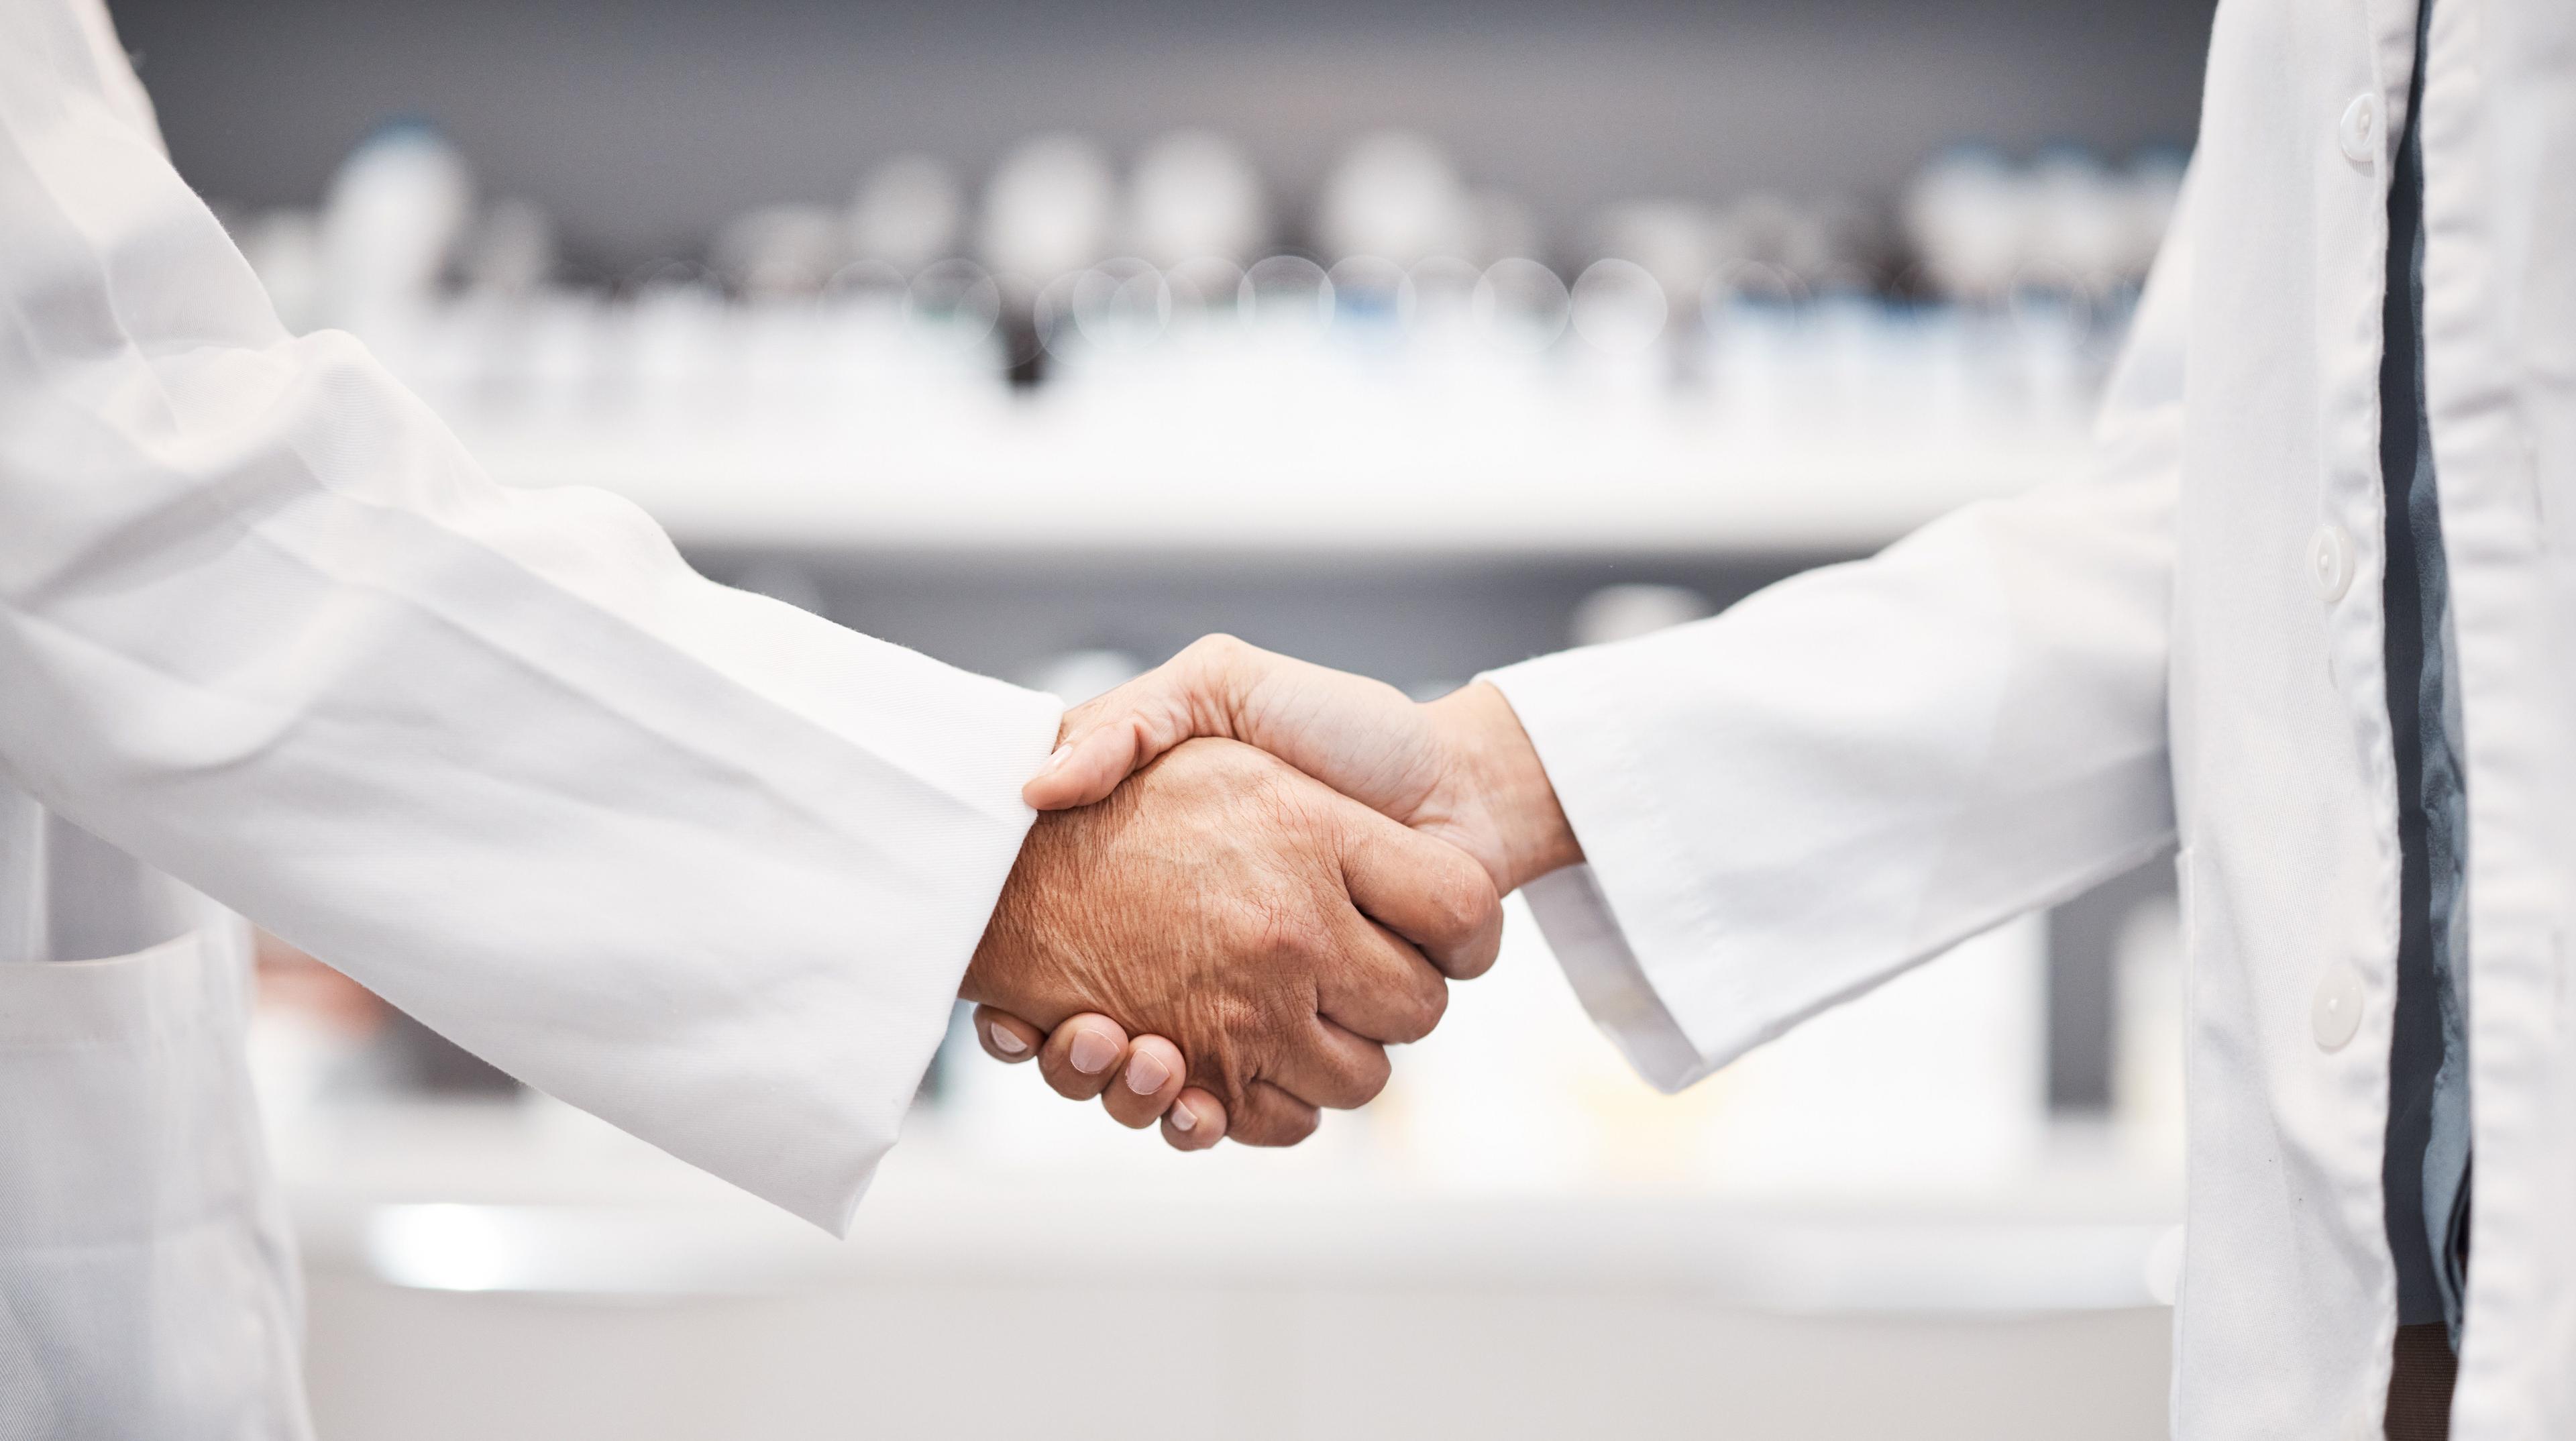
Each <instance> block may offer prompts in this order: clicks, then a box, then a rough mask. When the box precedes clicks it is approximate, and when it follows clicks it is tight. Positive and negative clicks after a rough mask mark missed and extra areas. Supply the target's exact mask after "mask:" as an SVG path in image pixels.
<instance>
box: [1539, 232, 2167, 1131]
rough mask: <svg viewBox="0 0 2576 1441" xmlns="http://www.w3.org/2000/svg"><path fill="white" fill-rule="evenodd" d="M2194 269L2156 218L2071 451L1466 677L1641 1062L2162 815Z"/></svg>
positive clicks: (2038, 880)
mask: <svg viewBox="0 0 2576 1441" xmlns="http://www.w3.org/2000/svg"><path fill="white" fill-rule="evenodd" d="M2186 228H2187V226H2186V223H2185V222H2183V221H2182V220H2180V219H2179V218H2178V219H2177V222H2176V224H2175V226H2174V227H2173V232H2172V233H2173V235H2175V236H2177V237H2178V236H2181V235H2183V234H2184V233H2185V232H2186ZM2188 269H2189V257H2188V254H2187V246H2186V245H2185V244H2184V243H2183V242H2182V241H2180V240H2178V239H2177V240H2169V241H2168V242H2167V245H2166V248H2165V252H2164V254H2163V256H2162V257H2161V258H2160V260H2159V262H2158V265H2157V267H2156V273H2155V275H2154V277H2153V279H2152V280H2151V281H2150V283H2149V286H2148V289H2147V292H2146V295H2145V297H2144V299H2143V300H2142V302H2141V309H2140V315H2139V319H2138V322H2137V324H2136V326H2135V327H2134V329H2133V331H2132V339H2131V341H2130V343H2129V346H2128V349H2127V351H2126V353H2125V354H2124V356H2123V357H2122V360H2121V362H2120V365H2119V366H2118V368H2117V372H2116V374H2115V375H2114V378H2113V381H2112V385H2111V387H2110V390H2109V393H2108V396H2107V399H2106V403H2105V409H2104V413H2103V418H2102V422H2101V429H2100V434H2099V445H2098V448H2097V464H2096V472H2095V473H2094V474H2092V475H2090V476H2085V477H2070V478H2068V479H2067V480H2064V481H2060V482H2057V483H2053V484H2049V485H2045V486H2043V487H2041V488H2038V489H2036V490H2033V491H2031V492H2028V493H2025V494H2023V495H2020V496H2017V497H2014V498H2011V499H2008V500H2001V501H1996V502H1992V503H1986V504H1980V505H1974V506H1970V507H1968V508H1966V509H1964V510H1961V511H1959V512H1956V513H1954V514H1952V515H1949V516H1947V517H1944V518H1943V519H1941V520H1938V521H1936V522H1934V523H1932V524H1930V525H1928V526H1926V527H1925V528H1924V529H1922V530H1921V531H1918V532H1916V533H1915V534H1914V535H1912V536H1909V537H1907V538H1906V539H1904V540H1903V541H1900V542H1898V543H1897V544H1896V545H1894V546H1892V547H1891V548H1889V549H1888V550H1887V551H1885V552H1884V553H1882V554H1880V555H1878V556H1876V557H1874V558H1872V559H1870V560H1866V561H1860V562H1856V563H1853V564H1849V565H1841V566H1835V567H1831V568H1828V569H1824V570H1819V571H1814V572H1810V573H1808V574H1806V575H1802V576H1799V577H1796V578H1794V579H1791V580H1789V581H1786V582H1784V583H1782V584H1779V585H1777V586H1774V587H1772V588H1770V589H1768V590H1766V591H1763V592H1761V593H1760V594H1757V595H1755V596H1753V597H1751V598H1749V599H1747V600H1745V601H1744V602H1743V603H1741V604H1739V605H1737V606H1735V607H1734V608H1732V609H1730V610H1728V611H1727V612H1725V613H1724V614H1722V615H1719V616H1716V617H1714V618H1712V619H1709V620H1706V621H1702V622H1699V623H1697V624H1693V625H1688V626H1683V627H1679V628H1677V629H1673V630H1670V631H1665V632H1662V633H1659V634H1656V635H1652V636H1647V637H1644V638H1641V639H1638V640H1633V641H1627V642H1623V643H1620V644H1615V645H1607V646H1599V647H1593V648H1588V649H1583V650H1576V651H1569V652H1565V653H1563V654H1559V655H1552V656H1545V657H1542V658H1540V659H1537V660H1533V661H1529V662H1526V663H1524V664H1521V665H1517V666H1512V667H1509V668H1507V669H1504V670H1501V671H1497V672H1495V673H1493V674H1492V675H1491V676H1490V677H1488V679H1490V680H1492V681H1493V682H1494V683H1495V684H1496V685H1497V686H1498V687H1499V688H1500V689H1501V690H1502V692H1503V694H1504V695H1505V696H1506V697H1507V698H1509V700H1510V701H1511V704H1512V707H1513V710H1514V711H1515V712H1516V713H1517V714H1518V716H1519V717H1520V720H1521V723H1522V725H1523V726H1524V727H1525V728H1526V729H1527V731H1528V733H1529V737H1530V739H1531V741H1532V743H1533V744H1534V745H1535V746H1536V748H1537V751H1538V755H1539V758H1540V760H1541V762H1542V763H1543V764H1544V765H1545V767H1546V769H1547V773H1548V777H1549V779H1550V781H1551V782H1552V784H1553V785H1554V787H1555V789H1556V793H1557V796H1558V799H1559V800H1560V801H1561V802H1562V803H1563V805H1564V808H1565V813H1566V816H1567V818H1568V819H1569V820H1570V821H1571V822H1572V824H1573V827H1574V830H1575V833H1576V835H1577V837H1578V839H1580V841H1581V842H1582V845H1583V850H1584V854H1585V856H1586V857H1587V862H1588V863H1587V864H1585V865H1581V866H1576V867H1571V868H1568V869H1565V870H1562V871H1559V872H1557V873H1555V874H1553V875H1550V876H1547V877H1543V878H1542V879H1540V880H1539V881H1537V882H1536V883H1534V884H1532V885H1531V886H1530V887H1529V888H1528V892H1527V893H1528V897H1529V900H1530V904H1531V908H1532V910H1533V911H1534V912H1535V914H1536V916H1537V918H1538V920H1539V923H1540V926H1541V928H1542V929H1543V930H1544V931H1545V933H1546V935H1547V938H1548V940H1549V943H1550V945H1551V948H1552V949H1554V950H1555V952H1556V953H1557V955H1558V957H1559V959H1560V961H1561V963H1562V964H1563V965H1564V967H1565V970H1566V973H1567V976H1568V979H1569V980H1570V981H1571V982H1572V983H1573V987H1574V990H1575V992H1576V994H1577V995H1578V996H1579V997H1580V998H1581V999H1582V1001H1583V1003H1584V1005H1585V1006H1586V1008H1587V1009H1588V1010H1589V1011H1590V1012H1591V1014H1592V1016H1593V1018H1594V1020H1595V1021H1596V1022H1597V1023H1598V1024H1599V1025H1600V1026H1601V1027H1602V1028H1603V1029H1604V1030H1605V1031H1607V1032H1608V1033H1609V1034H1610V1036H1611V1037H1612V1039H1613V1040H1614V1041H1616V1042H1617V1043H1618V1044H1619V1045H1620V1047H1621V1048H1622V1050H1624V1051H1625V1052H1626V1054H1627V1055H1628V1057H1629V1059H1630V1060H1631V1061H1632V1062H1633V1063H1634V1064H1635V1065H1636V1066H1637V1068H1638V1069H1639V1070H1640V1071H1641V1072H1642V1073H1643V1074H1644V1075H1645V1076H1646V1077H1647V1078H1648V1079H1649V1080H1650V1081H1652V1082H1653V1083H1655V1084H1656V1085H1658V1086H1660V1087H1662V1088H1664V1089H1666V1090H1677V1089H1679V1088H1681V1087H1682V1086H1684V1085H1687V1084H1689V1083H1690V1082H1692V1081H1694V1080H1696V1079H1698V1078H1699V1077H1701V1076H1703V1075H1706V1074H1707V1073H1708V1072H1710V1071H1711V1070H1714V1069H1715V1068H1717V1067H1718V1066H1721V1065H1723V1064H1725V1063H1726V1062H1727V1061H1729V1060H1731V1059H1733V1058H1734V1057H1735V1056H1737V1055H1739V1054H1741V1053H1742V1052H1744V1051H1745V1050H1747V1049H1749V1048H1750V1047H1752V1046H1755V1045H1758V1044H1760V1043H1761V1042H1763V1041H1765V1040H1768V1039H1770V1038H1771V1037H1773V1036H1775V1035H1778V1034H1779V1033H1780V1032H1782V1031H1784V1030H1786V1029H1787V1028H1789V1027H1790V1026H1792V1025H1795V1024H1796V1023H1797V1022H1799V1021H1800V1020H1803V1019H1804V1018H1806V1017H1808V1016H1810V1015H1813V1014H1814V1013H1816V1012H1817V1011H1820V1010H1822V1009H1824V1008H1825V1007H1828V1006H1831V1005H1833V1004H1835V1003H1837V1002H1839V1001H1842V1000H1846V999H1849V998H1851V997H1853V996H1855V995H1857V994H1859V993H1861V992H1863V991H1866V990H1868V989H1869V988H1871V987H1873V986H1875V985H1877V984H1879V983H1880V982H1882V981H1885V980H1887V979H1888V978H1889V977H1890V976H1893V975H1895V974H1896V973H1898V972H1900V971H1902V970H1904V969H1905V968H1907V967H1908V966H1911V965H1913V964H1915V963H1916V962H1918V961H1921V960H1924V959H1926V958H1928V957H1930V956H1933V955H1936V954H1938V953H1939V952H1941V951H1943V950H1945V949H1947V948H1949V947H1950V946H1952V945H1954V944H1956V943H1957V942H1959V941H1962V940H1965V939H1967V938H1968V937H1970V936H1973V935H1975V934H1977V933H1978V932H1980V931H1983V930H1986V929H1988V928H1990V927H1992V926H1994V925H1996V924H1998V923H1999V922H2001V921H2003V920H2005V919H2008V918H2010V917H2011V916H2013V915H2015V914H2018V913H2020V912H2023V911H2026V910H2029V909H2032V908H2034V907H2038V906H2042V905H2046V904H2050V903H2052V902H2055V901H2057V900H2059V899H2062V898H2064V897H2067V896H2070V895H2072V894H2074V893H2076V892H2078V891H2081V890H2083V889H2084V888H2086V887H2087V886H2090V885H2092V884H2094V883H2095V882H2097V881H2099V880H2102V879H2104V878H2105V877H2108V876H2111V875H2113V874H2116V873H2118V872H2119V871H2121V870H2123V869H2126V868H2127V867H2129V866H2132V865H2135V864H2137V863H2139V862H2140V861H2143V860H2145V859H2147V858H2148V857H2150V856H2151V855H2153V854H2154V853H2155V852H2156V851H2157V850H2158V849H2160V848H2162V847H2163V846H2165V845H2167V844H2169V843H2170V839H2171V836H2172V833H2173V800H2172V786H2171V780H2170V776H2169V773H2168V767H2167V761H2166V748H2165V685H2166V665H2165V657H2166V645H2167V631H2168V625H2169V615H2168V610H2169V597H2170V594H2171V589H2172V566H2173V539H2172V533H2171V532H2172V515H2173V505H2174V498H2175V494H2176V488H2177V477H2178V464H2179V450H2180V438H2181V405H2182V368H2183V334H2182V316H2183V314H2184V302H2185V298H2186V297H2185V292H2186V291H2187V290H2188V276H2187V272H2188Z"/></svg>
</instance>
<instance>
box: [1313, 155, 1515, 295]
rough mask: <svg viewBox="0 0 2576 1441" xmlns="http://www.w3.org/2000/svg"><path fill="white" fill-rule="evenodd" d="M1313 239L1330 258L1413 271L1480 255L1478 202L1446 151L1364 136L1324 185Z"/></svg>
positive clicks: (1336, 166) (1334, 169)
mask: <svg viewBox="0 0 2576 1441" xmlns="http://www.w3.org/2000/svg"><path fill="white" fill-rule="evenodd" d="M1315 238H1316V240H1317V241H1318V242H1319V243H1320V244H1321V245H1322V246H1323V249H1324V252H1325V253H1326V254H1327V255H1331V256H1334V257H1341V256H1349V255H1373V256H1377V257H1379V258H1381V259H1385V260H1391V261H1394V262H1395V263H1396V264H1398V265H1404V266H1410V265H1413V264H1415V263H1416V262H1418V261H1421V260H1424V259H1426V258H1428V257H1430V256H1434V255H1473V254H1475V253H1476V252H1477V250H1478V246H1477V243H1476V242H1477V235H1476V201H1475V198H1474V197H1473V196H1472V195H1471V194H1470V193H1469V191H1468V189H1467V185H1466V182H1465V181H1464V180H1462V179H1460V178H1459V175H1458V170H1457V167H1456V166H1455V165H1453V164H1452V163H1451V162H1450V159H1449V155H1448V152H1447V151H1445V150H1443V149H1441V148H1440V146H1439V145H1437V144H1436V143H1434V142H1433V141H1431V140H1429V139H1428V138H1426V137H1424V136H1421V135H1416V134H1414V133H1412V132H1410V131H1403V130H1383V131H1379V132H1377V133H1375V134H1373V135H1368V136H1365V137H1363V138H1362V139H1361V140H1360V141H1359V142H1358V143H1357V144H1355V145H1353V146H1352V147H1351V148H1350V150H1349V151H1348V152H1347V153H1345V154H1344V155H1343V156H1342V159H1341V161H1340V162H1339V163H1338V164H1336V165H1335V166H1334V167H1333V170H1332V174H1331V175H1330V176H1329V177H1327V178H1326V180H1325V182H1324V191H1323V195H1322V197H1321V198H1320V200H1319V201H1318V203H1317V206H1316V212H1315Z"/></svg>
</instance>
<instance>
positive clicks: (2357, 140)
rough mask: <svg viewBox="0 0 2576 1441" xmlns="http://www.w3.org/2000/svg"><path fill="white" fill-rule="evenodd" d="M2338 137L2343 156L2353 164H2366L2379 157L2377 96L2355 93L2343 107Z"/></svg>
mask: <svg viewBox="0 0 2576 1441" xmlns="http://www.w3.org/2000/svg"><path fill="white" fill-rule="evenodd" d="M2336 138H2338V139H2340V140H2341V141H2342V142H2343V157H2344V159H2346V160H2349V161H2351V162H2352V163H2353V164H2355V165H2368V164H2369V163H2370V162H2372V161H2374V160H2376V159H2378V158H2379V97H2378V96H2376V95H2356V96H2354V97H2352V103H2351V104H2350V105H2347V106H2345V107H2344V108H2343V124H2342V126H2341V127H2339V133H2338V135H2337V137H2336Z"/></svg>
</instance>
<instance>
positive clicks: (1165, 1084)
mask: <svg viewBox="0 0 2576 1441" xmlns="http://www.w3.org/2000/svg"><path fill="white" fill-rule="evenodd" d="M1117 1077H1118V1079H1116V1080H1114V1081H1111V1082H1110V1083H1109V1088H1108V1089H1107V1090H1105V1091H1102V1092H1101V1093H1100V1104H1101V1105H1103V1106H1105V1107H1107V1108H1108V1110H1109V1114H1110V1116H1111V1117H1112V1118H1113V1119H1115V1120H1116V1121H1117V1122H1118V1124H1120V1125H1122V1126H1125V1127H1127V1128H1128V1129H1130V1130H1136V1131H1141V1130H1143V1129H1145V1128H1146V1127H1147V1126H1150V1125H1152V1124H1154V1123H1155V1122H1156V1121H1158V1120H1160V1119H1162V1116H1163V1113H1164V1112H1165V1111H1167V1110H1169V1109H1171V1105H1172V1102H1173V1101H1175V1100H1177V1099H1179V1097H1180V1094H1181V1088H1182V1086H1183V1085H1184V1084H1186V1083H1187V1081H1188V1080H1189V1064H1188V1063H1187V1062H1186V1061H1183V1060H1182V1059H1181V1048H1180V1047H1178V1046H1175V1045H1173V1044H1172V1043H1171V1042H1169V1041H1167V1040H1164V1039H1163V1038H1162V1037H1160V1036H1138V1037H1137V1038H1136V1042H1135V1044H1134V1045H1131V1046H1129V1047H1128V1048H1127V1057H1126V1059H1125V1060H1124V1061H1123V1062H1122V1063H1120V1065H1119V1067H1118V1069H1117Z"/></svg>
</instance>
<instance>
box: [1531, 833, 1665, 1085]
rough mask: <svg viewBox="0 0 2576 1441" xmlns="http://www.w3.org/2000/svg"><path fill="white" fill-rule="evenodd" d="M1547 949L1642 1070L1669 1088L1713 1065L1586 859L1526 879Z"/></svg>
mask: <svg viewBox="0 0 2576 1441" xmlns="http://www.w3.org/2000/svg"><path fill="white" fill-rule="evenodd" d="M1521 896H1522V898H1523V899H1525V900H1527V901H1528V902H1529V907H1530V914H1531V915H1533V916H1535V917H1536V918H1537V919H1538V928H1539V931H1540V933H1541V934H1543V935H1545V936H1546V937H1547V944H1548V949H1549V950H1551V951H1553V952H1555V954H1556V961H1557V964H1558V965H1559V966H1561V967H1562V968H1563V969H1564V971H1565V979H1566V981H1567V982H1568V983H1569V984H1571V985H1572V986H1573V987H1574V995H1575V999H1577V1000H1579V1001H1581V1002H1582V1003H1583V1009H1584V1011H1585V1012H1586V1013H1588V1014H1589V1015H1590V1016H1591V1017H1592V1023H1593V1024H1594V1025H1596V1026H1599V1027H1600V1028H1601V1031H1602V1034H1604V1035H1606V1036H1608V1037H1609V1038H1610V1041H1611V1044H1613V1045H1615V1046H1617V1047H1618V1048H1619V1053H1620V1054H1621V1055H1623V1056H1626V1057H1627V1058H1628V1064H1629V1065H1631V1066H1634V1067H1635V1068H1636V1070H1637V1074H1639V1075H1641V1076H1643V1077H1645V1078H1646V1081H1647V1083H1648V1084H1650V1085H1652V1086H1653V1087H1654V1088H1655V1089H1656V1090H1659V1091H1662V1092H1664V1093H1665V1094H1667V1095H1670V1094H1671V1093H1673V1092H1675V1091H1678V1090H1680V1089H1682V1088H1683V1087H1685V1086H1687V1085H1689V1084H1690V1083H1691V1082H1693V1081H1696V1080H1698V1079H1699V1078H1700V1077H1702V1076H1705V1075H1707V1074H1708V1073H1709V1070H1710V1067H1709V1064H1708V1062H1707V1061H1706V1060H1705V1059H1703V1058H1702V1057H1701V1055H1700V1053H1699V1049H1698V1048H1697V1047H1695V1046H1693V1045H1692V1044H1691V1042H1690V1037H1688V1036H1686V1035H1684V1034H1683V1033H1682V1028H1681V1023H1680V1022H1678V1021H1676V1020H1674V1019H1673V1013H1672V1012H1671V1011H1669V1010H1667V1009H1665V1007H1664V1001H1663V997H1661V996H1659V995H1657V994H1655V985H1654V982H1652V981H1649V980H1647V979H1646V972H1645V968H1644V967H1643V966H1640V965H1639V964H1638V963H1637V953H1636V952H1635V951H1633V950H1630V949H1629V948H1628V937H1627V934H1626V933H1625V932H1623V931H1621V930H1620V929H1619V918H1618V917H1617V916H1616V915H1614V914H1612V913H1611V910H1610V900H1609V898H1608V897H1607V896H1604V895H1603V894H1602V893H1601V882H1600V878H1599V877H1598V876H1596V875H1595V874H1594V873H1593V870H1592V867H1590V866H1588V865H1581V866H1567V867H1566V868H1565V869H1563V870H1559V871H1552V872H1550V873H1548V874H1547V875H1543V876H1541V877H1539V878H1538V879H1537V880H1534V881H1532V882H1530V883H1529V884H1528V885H1526V886H1523V887H1521Z"/></svg>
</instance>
